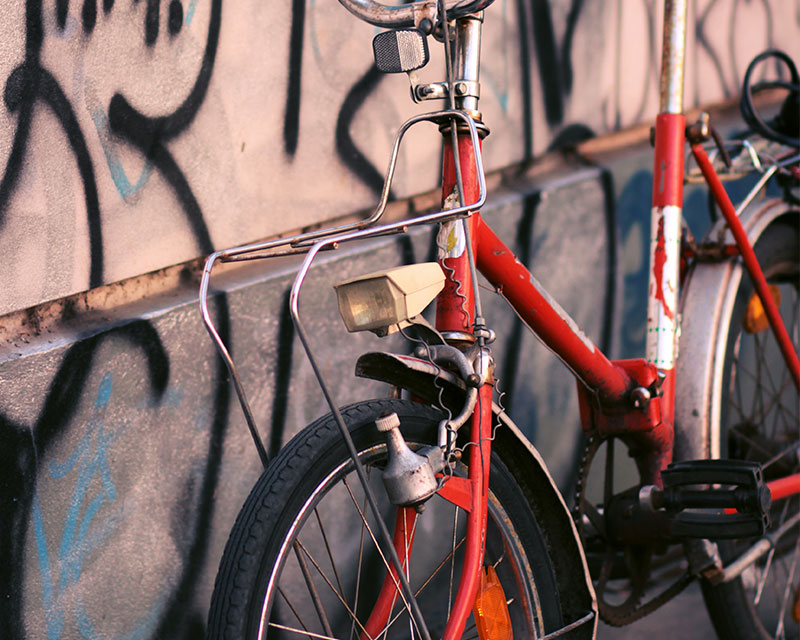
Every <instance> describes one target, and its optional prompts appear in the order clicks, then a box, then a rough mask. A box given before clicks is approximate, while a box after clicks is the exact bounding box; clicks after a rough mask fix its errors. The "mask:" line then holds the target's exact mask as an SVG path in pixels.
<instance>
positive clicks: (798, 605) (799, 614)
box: [792, 586, 800, 622]
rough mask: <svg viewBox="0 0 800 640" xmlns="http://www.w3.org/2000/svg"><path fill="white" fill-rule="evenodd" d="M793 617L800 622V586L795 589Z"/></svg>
mask: <svg viewBox="0 0 800 640" xmlns="http://www.w3.org/2000/svg"><path fill="white" fill-rule="evenodd" d="M792 619H793V620H794V621H795V622H800V586H798V587H797V588H796V589H795V590H794V602H793V603H792Z"/></svg>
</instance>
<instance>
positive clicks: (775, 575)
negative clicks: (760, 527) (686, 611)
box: [703, 221, 800, 640]
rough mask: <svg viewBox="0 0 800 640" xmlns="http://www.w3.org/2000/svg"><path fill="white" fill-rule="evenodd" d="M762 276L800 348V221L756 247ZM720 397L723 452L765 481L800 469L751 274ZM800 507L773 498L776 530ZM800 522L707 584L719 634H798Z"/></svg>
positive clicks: (735, 315) (794, 406) (734, 549)
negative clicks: (731, 574)
mask: <svg viewBox="0 0 800 640" xmlns="http://www.w3.org/2000/svg"><path fill="white" fill-rule="evenodd" d="M754 249H755V252H756V255H757V256H758V258H759V262H760V263H761V266H762V269H763V270H764V275H765V276H766V278H767V282H768V283H769V284H770V287H771V289H772V291H773V295H775V292H777V296H775V297H776V298H777V297H779V298H780V305H779V306H780V312H781V316H782V317H783V321H784V323H785V324H786V329H787V331H788V332H789V335H790V337H791V339H792V342H793V345H794V348H795V351H797V350H798V343H799V342H800V340H799V336H800V326H799V319H798V316H799V315H800V301H799V299H798V287H799V286H800V236H798V227H797V226H796V225H795V224H792V223H784V222H781V221H778V222H776V223H774V224H772V225H771V226H770V227H768V228H767V229H766V230H765V231H764V233H763V234H762V236H761V237H760V238H759V240H758V242H757V243H756V245H755V247H754ZM723 355H724V368H723V378H722V387H721V388H722V390H723V393H722V396H721V398H722V400H721V406H720V407H719V408H718V411H719V416H720V429H719V432H718V434H717V439H718V448H719V454H720V456H721V457H723V458H726V457H727V458H737V459H743V460H755V461H757V462H759V463H761V465H762V467H763V469H764V476H765V479H766V480H767V481H769V480H774V479H777V478H780V477H784V476H787V475H791V474H793V473H797V472H798V471H800V463H799V462H798V447H800V399H799V397H798V393H797V388H796V387H795V385H794V382H793V380H792V378H791V376H790V374H789V372H788V370H787V367H786V364H785V362H784V359H783V357H782V355H781V353H780V351H779V350H778V346H777V343H776V341H775V336H774V334H773V332H772V331H771V330H770V329H769V328H768V327H766V326H765V325H764V322H763V320H762V318H761V310H760V303H759V302H758V298H757V297H754V294H753V287H752V284H751V282H750V279H749V278H748V277H747V276H746V275H745V276H744V277H743V278H742V281H741V284H740V286H739V291H738V293H737V295H736V301H735V303H734V305H733V311H732V313H731V315H730V329H729V333H728V340H727V349H726V352H725V353H724V354H719V355H718V357H723ZM798 510H800V497H798V496H797V495H794V496H789V497H787V498H783V499H780V500H776V501H774V503H773V507H772V513H771V520H772V525H771V530H772V531H775V530H776V529H777V528H778V527H780V526H781V525H782V524H784V523H785V522H787V520H788V519H789V518H791V517H792V516H794V515H796V514H797V513H798ZM753 542H754V540H737V541H733V542H726V543H725V544H720V551H721V553H722V556H723V560H724V561H725V562H728V561H730V560H733V559H734V558H736V557H738V555H739V554H741V553H742V552H743V551H744V550H745V549H747V548H748V547H749V546H750V545H751V544H752V543H753ZM798 584H800V527H798V526H795V527H793V528H792V529H791V530H790V531H789V532H788V533H787V535H784V536H783V537H782V538H781V539H780V540H779V541H778V543H777V545H776V546H775V548H774V549H773V550H772V551H771V552H770V553H768V554H767V555H765V556H763V557H762V558H761V559H760V560H758V561H757V562H756V563H754V564H753V565H751V566H750V567H749V568H748V569H747V570H746V571H745V572H744V573H743V574H742V576H741V577H740V578H739V579H737V580H735V581H732V582H730V583H726V584H722V585H718V586H711V585H709V584H704V585H703V595H704V597H705V600H706V605H707V607H708V611H709V614H710V616H711V619H712V622H713V623H714V627H715V629H716V631H717V633H718V635H719V637H720V638H726V639H727V638H730V639H732V640H745V639H748V640H750V639H755V638H759V639H768V638H776V639H777V638H789V637H792V638H796V637H798V633H799V632H800V627H799V626H798V623H800V587H798Z"/></svg>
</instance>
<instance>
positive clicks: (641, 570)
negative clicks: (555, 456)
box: [572, 434, 693, 627]
mask: <svg viewBox="0 0 800 640" xmlns="http://www.w3.org/2000/svg"><path fill="white" fill-rule="evenodd" d="M613 440H614V438H612V437H606V436H602V435H599V434H592V435H590V436H588V437H587V440H586V445H585V447H584V452H583V456H582V457H581V461H580V464H579V467H578V477H577V482H576V486H575V506H574V507H573V510H572V516H573V518H574V520H575V526H576V527H577V529H578V533H579V534H580V536H581V543H582V544H583V548H584V551H585V553H586V558H587V562H588V564H589V570H590V572H591V575H592V582H593V583H594V588H595V592H596V594H597V605H598V609H599V611H600V617H601V618H602V619H603V621H604V622H606V623H607V624H609V625H612V626H615V627H621V626H624V625H626V624H630V623H631V622H634V621H636V620H639V619H640V618H643V617H644V616H646V615H648V614H649V613H651V612H653V611H655V610H656V609H658V608H659V607H660V606H661V605H662V604H664V603H666V602H668V601H669V600H671V599H672V598H674V597H675V596H676V595H678V594H679V593H680V592H681V591H683V589H684V588H686V586H687V585H688V584H689V583H690V582H691V581H692V579H693V578H692V576H691V575H690V574H689V573H688V572H686V571H684V572H683V573H682V574H681V575H680V577H679V578H678V579H677V580H674V581H672V582H671V583H670V584H669V585H668V586H667V587H666V588H665V589H663V590H660V591H659V592H658V593H657V594H655V595H653V596H651V597H649V598H647V599H646V600H645V595H646V591H647V586H648V581H649V580H650V578H651V560H652V559H653V555H654V550H653V549H652V548H650V547H649V546H647V545H630V544H627V545H620V544H619V543H614V542H612V541H611V540H609V539H608V537H607V535H606V533H605V523H604V518H603V513H604V512H605V507H606V506H607V505H606V504H605V503H606V502H607V501H608V499H609V498H610V496H611V495H613V478H612V477H610V476H609V472H608V471H606V473H605V474H604V476H605V486H604V504H603V505H602V506H601V507H600V508H598V507H596V506H595V505H593V504H591V503H590V501H589V500H588V499H587V498H586V495H585V494H586V487H587V484H588V481H589V472H590V469H591V465H592V462H593V461H594V457H595V455H596V454H597V452H598V450H599V449H600V447H601V446H602V445H603V444H604V443H608V447H613ZM608 447H607V449H606V451H607V456H610V457H607V460H606V465H607V468H608V467H609V466H610V467H611V468H612V469H613V449H612V453H611V454H609V453H608ZM620 584H622V585H623V587H622V588H620ZM620 593H622V594H625V593H627V595H621V596H620V595H619V594H620Z"/></svg>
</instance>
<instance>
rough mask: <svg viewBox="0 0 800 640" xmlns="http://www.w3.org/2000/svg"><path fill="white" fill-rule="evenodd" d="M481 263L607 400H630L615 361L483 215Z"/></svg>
mask: <svg viewBox="0 0 800 640" xmlns="http://www.w3.org/2000/svg"><path fill="white" fill-rule="evenodd" d="M477 227H478V243H477V244H478V251H477V256H476V259H477V262H478V269H479V270H480V272H481V273H482V274H483V275H484V276H486V278H487V280H489V282H491V283H492V285H494V286H495V287H496V288H497V289H498V290H499V291H500V293H502V295H503V297H505V298H506V300H508V302H509V304H510V305H511V306H512V307H513V308H514V310H515V311H516V312H517V313H518V314H519V316H520V318H522V320H523V322H525V324H527V325H528V326H529V327H530V328H531V329H532V330H533V331H534V332H535V333H536V334H537V335H538V336H539V337H540V338H541V339H542V341H543V342H544V343H545V344H546V345H547V346H548V347H549V348H550V349H552V350H553V352H555V354H556V355H557V356H558V357H559V358H561V360H563V361H564V363H565V364H566V365H567V366H568V367H569V368H570V369H572V371H573V373H575V375H577V376H578V377H579V378H580V379H581V380H582V381H583V382H584V383H585V384H586V385H587V386H588V387H589V388H590V389H593V390H594V391H596V392H597V393H598V394H599V395H600V398H601V400H602V401H603V403H604V404H608V405H615V404H619V403H622V402H624V401H625V399H626V397H627V393H628V391H630V389H631V386H632V383H631V379H630V377H629V376H628V375H627V373H625V371H623V370H622V369H621V368H620V367H618V366H616V365H615V364H614V363H612V362H610V361H609V360H608V358H606V356H605V355H604V354H603V353H602V352H601V351H600V349H598V348H597V347H596V346H595V345H594V344H593V343H592V341H591V340H589V338H588V337H587V336H586V335H585V334H584V333H583V332H582V331H581V330H580V328H579V327H578V325H577V324H576V323H575V321H574V320H573V319H572V318H570V317H569V316H568V315H567V313H566V312H565V311H564V310H563V309H562V308H561V307H560V306H559V305H558V303H557V302H556V301H555V300H553V298H551V297H550V295H549V294H548V293H547V291H545V289H544V287H542V285H541V284H540V283H539V281H538V280H536V278H534V277H533V276H532V275H531V273H530V271H528V269H527V268H526V267H525V266H524V265H523V264H522V263H520V262H519V260H517V258H516V257H515V256H514V253H513V252H512V251H511V250H510V249H509V248H508V247H507V246H506V245H505V244H503V242H502V240H500V239H499V238H498V237H497V235H495V233H494V231H492V229H491V228H490V227H489V226H488V225H487V224H486V223H485V222H483V221H482V220H480V219H479V224H478V225H477Z"/></svg>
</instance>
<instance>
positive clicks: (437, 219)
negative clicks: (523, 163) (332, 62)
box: [200, 109, 486, 466]
mask: <svg viewBox="0 0 800 640" xmlns="http://www.w3.org/2000/svg"><path fill="white" fill-rule="evenodd" d="M454 119H459V120H461V121H462V122H463V123H464V124H465V125H466V126H467V127H468V129H469V135H470V140H471V143H472V147H473V156H474V158H475V168H476V173H477V176H478V185H479V194H478V199H477V200H476V201H475V202H473V203H470V204H467V205H463V204H462V205H461V206H458V207H455V208H452V209H446V210H441V211H436V212H434V213H428V214H425V215H422V216H417V217H415V218H409V219H406V220H401V221H398V222H393V223H389V224H383V225H377V223H378V222H379V221H380V219H381V217H382V216H383V214H384V212H385V210H386V205H387V203H388V201H389V191H390V189H391V185H392V180H393V178H394V172H395V167H396V165H397V158H398V152H399V148H400V142H401V141H402V139H403V136H404V135H405V133H406V132H407V131H408V130H409V129H410V128H411V127H412V126H413V125H415V124H417V123H420V122H433V123H435V124H441V123H443V122H451V121H453V120H454ZM485 202H486V181H485V177H484V170H483V161H482V158H481V152H480V142H479V136H478V130H477V127H476V125H475V122H474V121H473V120H472V118H470V117H469V116H468V115H467V114H465V113H464V112H462V111H458V110H454V109H445V110H442V111H435V112H431V113H425V114H420V115H418V116H414V117H413V118H410V119H409V120H407V121H406V122H405V123H404V124H403V125H402V126H401V127H400V130H399V131H398V133H397V137H396V138H395V142H394V147H393V149H392V155H391V160H390V162H389V168H388V170H387V172H386V179H385V180H384V183H383V189H382V191H381V197H380V201H379V202H378V206H377V207H376V209H375V211H374V212H373V213H372V214H371V215H370V216H369V217H367V218H365V219H363V220H359V221H357V222H353V223H349V224H345V225H340V226H338V227H332V228H328V229H319V230H316V231H312V232H308V233H302V234H299V235H294V236H291V237H286V238H277V239H274V240H267V241H263V242H254V243H250V244H245V245H241V246H237V247H232V248H230V249H224V250H221V251H215V252H214V253H212V254H211V255H210V256H208V258H207V259H206V262H205V266H204V267H203V274H202V278H201V280H200V312H201V314H202V318H203V323H204V324H205V327H206V330H207V331H208V333H209V335H210V336H211V339H212V340H213V342H214V345H215V346H216V347H217V350H218V352H219V354H220V356H221V357H222V359H223V361H224V362H225V365H226V366H227V368H228V372H229V373H230V375H231V380H232V381H233V385H234V388H235V389H236V394H237V396H238V398H239V404H240V405H241V407H242V412H243V413H244V417H245V421H246V422H247V427H248V429H249V430H250V435H251V437H252V438H253V441H254V443H255V446H256V449H257V450H258V455H259V457H260V458H261V462H262V464H263V465H264V466H266V464H267V462H268V456H267V453H266V450H265V449H264V445H263V442H262V440H261V437H260V436H259V433H258V429H257V426H256V423H255V418H254V417H253V412H252V410H251V408H250V404H249V402H248V400H247V395H246V393H245V390H244V387H243V385H242V381H241V378H240V376H239V372H238V369H237V367H236V363H235V362H234V360H233V358H232V357H231V354H230V351H229V349H228V347H227V346H226V345H225V342H224V341H223V340H222V338H221V336H220V334H219V331H218V329H217V327H216V325H215V324H214V321H213V319H212V317H211V313H210V312H209V306H208V298H209V287H210V283H211V272H212V269H213V268H214V265H215V264H216V263H217V262H223V263H224V262H239V261H244V260H262V259H266V258H275V257H281V256H287V255H301V254H305V255H306V257H305V259H304V261H303V264H302V265H301V266H300V270H299V271H298V274H297V276H296V278H295V281H294V284H293V285H292V289H291V293H290V298H289V304H290V310H291V314H292V320H293V322H294V324H295V327H296V328H297V332H298V335H299V336H300V339H301V342H302V343H303V347H304V349H305V351H306V355H307V356H308V359H309V361H310V362H311V365H312V368H313V369H314V372H315V374H316V376H317V379H318V381H319V383H320V386H321V387H322V391H323V394H324V395H325V398H326V400H327V401H328V404H329V405H330V407H331V411H333V412H334V415H336V414H337V413H338V411H337V407H338V405H336V404H335V403H334V401H333V398H332V397H331V394H330V392H329V387H328V385H327V384H326V382H325V380H324V379H323V377H322V375H321V370H320V368H319V367H318V366H317V361H316V359H315V357H314V355H313V353H312V351H311V345H310V343H309V341H308V339H307V334H306V332H305V330H304V328H303V325H302V322H301V319H300V308H299V299H300V289H301V287H302V286H303V282H304V281H305V278H306V275H307V274H308V270H309V269H310V267H311V263H312V262H313V261H314V259H315V258H316V256H317V255H318V254H319V253H320V252H321V251H323V250H326V249H335V248H337V247H338V246H339V244H340V243H343V242H350V241H353V240H363V239H367V238H374V237H378V236H385V235H394V234H398V233H405V232H406V231H408V229H409V228H411V227H416V226H420V225H426V224H433V223H441V222H447V221H449V220H453V219H456V218H464V217H467V216H468V215H469V214H470V213H472V212H474V211H476V210H478V209H480V208H481V207H482V206H483V204H484V203H485Z"/></svg>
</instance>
